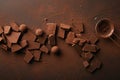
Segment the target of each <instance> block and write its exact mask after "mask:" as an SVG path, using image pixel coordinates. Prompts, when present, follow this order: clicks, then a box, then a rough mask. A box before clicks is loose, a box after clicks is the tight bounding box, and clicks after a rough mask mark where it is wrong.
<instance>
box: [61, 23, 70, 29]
mask: <svg viewBox="0 0 120 80" xmlns="http://www.w3.org/2000/svg"><path fill="white" fill-rule="evenodd" d="M60 27H61V28H62V29H64V30H70V29H71V26H70V25H67V24H63V23H61V24H60Z"/></svg>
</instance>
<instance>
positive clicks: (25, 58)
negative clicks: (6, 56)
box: [24, 50, 33, 63]
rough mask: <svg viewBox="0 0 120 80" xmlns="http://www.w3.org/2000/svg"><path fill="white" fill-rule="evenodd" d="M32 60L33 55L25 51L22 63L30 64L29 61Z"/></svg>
mask: <svg viewBox="0 0 120 80" xmlns="http://www.w3.org/2000/svg"><path fill="white" fill-rule="evenodd" d="M32 59H33V55H32V53H31V52H30V51H29V50H26V52H25V57H24V61H25V62H26V63H30V61H31V60H32Z"/></svg>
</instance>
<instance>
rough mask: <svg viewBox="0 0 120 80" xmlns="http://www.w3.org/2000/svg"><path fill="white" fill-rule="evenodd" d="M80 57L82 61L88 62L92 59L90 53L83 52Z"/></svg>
mask: <svg viewBox="0 0 120 80" xmlns="http://www.w3.org/2000/svg"><path fill="white" fill-rule="evenodd" d="M81 57H82V58H83V59H84V60H87V61H90V60H91V59H92V58H93V54H92V53H90V52H83V53H82V54H81Z"/></svg>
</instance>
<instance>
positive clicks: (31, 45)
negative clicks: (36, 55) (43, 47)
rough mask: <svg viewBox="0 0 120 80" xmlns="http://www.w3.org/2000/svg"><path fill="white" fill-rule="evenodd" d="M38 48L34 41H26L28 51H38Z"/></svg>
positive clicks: (38, 45) (38, 44)
mask: <svg viewBox="0 0 120 80" xmlns="http://www.w3.org/2000/svg"><path fill="white" fill-rule="evenodd" d="M39 48H40V43H38V42H34V41H28V49H29V50H34V49H39Z"/></svg>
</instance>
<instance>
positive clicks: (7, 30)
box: [3, 26, 11, 34]
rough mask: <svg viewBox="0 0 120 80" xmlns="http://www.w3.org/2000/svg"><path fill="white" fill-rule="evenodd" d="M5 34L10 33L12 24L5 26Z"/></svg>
mask: <svg viewBox="0 0 120 80" xmlns="http://www.w3.org/2000/svg"><path fill="white" fill-rule="evenodd" d="M3 28H4V34H9V33H10V30H11V26H4V27H3Z"/></svg>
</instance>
